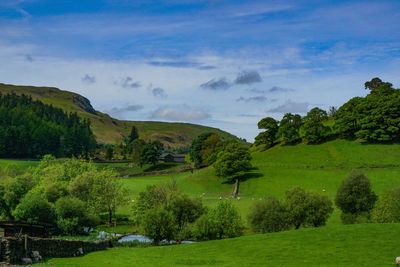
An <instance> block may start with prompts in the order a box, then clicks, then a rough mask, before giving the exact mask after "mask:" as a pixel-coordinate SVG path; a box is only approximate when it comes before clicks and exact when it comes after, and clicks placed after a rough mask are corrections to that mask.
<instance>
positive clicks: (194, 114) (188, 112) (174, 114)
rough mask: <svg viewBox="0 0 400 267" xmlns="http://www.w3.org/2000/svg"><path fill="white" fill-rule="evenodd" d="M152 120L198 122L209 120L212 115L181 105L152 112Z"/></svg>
mask: <svg viewBox="0 0 400 267" xmlns="http://www.w3.org/2000/svg"><path fill="white" fill-rule="evenodd" d="M151 118H153V119H162V120H169V121H198V120H205V119H209V118H211V115H210V114H209V113H207V112H205V111H203V110H201V109H197V108H192V107H190V106H188V105H180V106H176V107H171V106H169V107H161V108H158V109H156V110H155V111H153V112H152V114H151Z"/></svg>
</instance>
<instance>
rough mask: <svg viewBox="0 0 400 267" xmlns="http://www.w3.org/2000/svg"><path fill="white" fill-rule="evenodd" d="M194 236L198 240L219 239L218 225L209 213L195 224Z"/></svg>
mask: <svg viewBox="0 0 400 267" xmlns="http://www.w3.org/2000/svg"><path fill="white" fill-rule="evenodd" d="M193 236H194V237H195V238H196V239H197V240H214V239H217V229H216V223H215V222H214V221H213V220H212V218H211V217H210V215H209V214H208V213H206V214H203V215H202V216H201V217H200V218H199V219H198V220H197V221H196V223H195V225H194V230H193Z"/></svg>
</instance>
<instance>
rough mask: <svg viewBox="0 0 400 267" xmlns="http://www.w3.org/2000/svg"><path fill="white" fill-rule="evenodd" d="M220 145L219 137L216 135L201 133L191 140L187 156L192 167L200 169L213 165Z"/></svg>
mask: <svg viewBox="0 0 400 267" xmlns="http://www.w3.org/2000/svg"><path fill="white" fill-rule="evenodd" d="M221 145H222V140H221V137H220V136H219V135H218V134H216V133H202V134H200V135H199V136H197V137H196V138H195V139H193V141H192V144H191V146H190V153H189V155H190V160H191V161H192V162H193V164H194V167H195V168H201V167H205V166H208V165H210V164H212V163H214V161H215V159H216V154H217V151H218V149H219V148H220V147H221Z"/></svg>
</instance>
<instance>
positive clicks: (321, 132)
mask: <svg viewBox="0 0 400 267" xmlns="http://www.w3.org/2000/svg"><path fill="white" fill-rule="evenodd" d="M327 120H328V114H327V113H326V111H325V110H322V109H320V108H313V109H311V110H310V111H309V112H308V113H307V116H305V117H304V125H303V129H304V138H305V139H306V141H307V143H310V144H316V143H320V142H322V141H323V140H324V139H325V138H326V137H327V135H328V134H329V131H330V128H329V127H327V126H325V125H324V123H325V122H326V121H327Z"/></svg>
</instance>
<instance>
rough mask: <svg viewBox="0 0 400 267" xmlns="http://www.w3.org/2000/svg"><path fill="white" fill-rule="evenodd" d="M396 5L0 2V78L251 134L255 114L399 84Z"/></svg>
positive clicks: (126, 115) (118, 113)
mask: <svg viewBox="0 0 400 267" xmlns="http://www.w3.org/2000/svg"><path fill="white" fill-rule="evenodd" d="M399 22H400V1H398V0H393V1H389V0H387V1H385V0H377V1H368V0H360V1H351V0H343V1H340V0H324V1H321V0H308V1H305V0H286V1H276V0H275V1H273V0H270V1H267V0H266V1H262V0H258V1H244V0H241V1H236V0H231V1H227V0H164V1H161V0H132V1H129V0H119V1H116V0H114V1H113V0H102V1H101V0H96V1H85V0H80V1H76V0H57V1H53V0H1V1H0V82H3V83H12V84H29V85H38V86H39V85H46V86H56V87H59V88H61V89H65V90H70V91H74V92H77V93H80V94H82V95H84V96H86V97H88V98H89V99H90V100H91V102H92V104H93V106H94V107H95V108H96V109H98V110H101V111H104V112H108V113H110V114H111V115H113V116H115V117H118V118H120V119H129V120H161V121H183V122H192V123H198V124H204V125H210V126H214V127H218V128H221V129H224V130H227V131H230V132H232V133H234V134H236V135H238V136H240V137H244V138H247V139H248V140H252V139H253V138H254V136H255V135H256V134H257V132H258V130H257V128H256V123H257V122H258V121H259V120H260V119H261V118H262V117H265V116H272V117H275V118H278V119H279V118H281V117H282V115H283V113H286V112H295V113H301V114H304V113H305V112H307V110H309V109H310V108H312V107H315V106H318V107H321V108H324V109H327V108H328V107H329V106H339V105H341V104H343V103H344V102H345V101H346V100H348V99H349V98H351V97H353V96H361V95H365V93H366V91H365V90H364V88H363V83H364V82H365V81H366V80H369V79H371V78H373V77H376V76H379V77H381V78H382V79H383V80H387V81H390V82H392V83H393V84H394V85H395V86H397V87H400V75H399V74H400V23H399Z"/></svg>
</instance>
